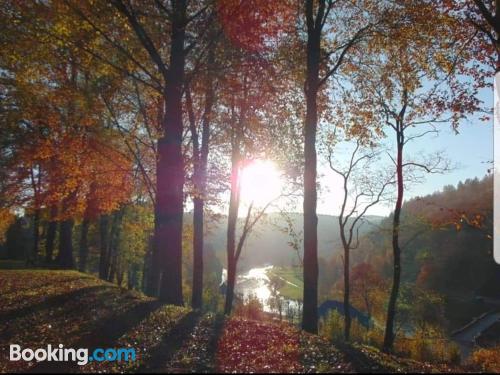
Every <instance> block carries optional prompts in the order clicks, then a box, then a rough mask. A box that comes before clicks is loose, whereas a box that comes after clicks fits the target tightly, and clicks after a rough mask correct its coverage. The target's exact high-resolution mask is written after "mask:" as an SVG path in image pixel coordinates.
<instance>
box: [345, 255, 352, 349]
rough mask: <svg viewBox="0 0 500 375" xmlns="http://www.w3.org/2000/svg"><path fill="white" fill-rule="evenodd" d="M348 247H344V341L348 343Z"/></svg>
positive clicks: (349, 336)
mask: <svg viewBox="0 0 500 375" xmlns="http://www.w3.org/2000/svg"><path fill="white" fill-rule="evenodd" d="M349 258H350V251H349V247H347V248H345V247H344V339H345V341H349V340H350V338H351V309H350V306H351V305H350V300H349V294H350V285H349V267H350V266H349V263H350V260H349Z"/></svg>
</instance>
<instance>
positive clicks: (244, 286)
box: [222, 265, 300, 317]
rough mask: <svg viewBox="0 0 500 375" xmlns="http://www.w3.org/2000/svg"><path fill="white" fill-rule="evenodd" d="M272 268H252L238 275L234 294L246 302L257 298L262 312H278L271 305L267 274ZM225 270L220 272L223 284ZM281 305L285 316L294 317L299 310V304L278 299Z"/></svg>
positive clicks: (225, 275) (281, 298)
mask: <svg viewBox="0 0 500 375" xmlns="http://www.w3.org/2000/svg"><path fill="white" fill-rule="evenodd" d="M273 268H274V266H272V265H268V266H262V267H254V268H252V269H250V270H249V271H247V272H245V273H243V274H241V275H239V276H238V277H237V279H236V286H235V293H236V294H238V295H239V296H240V298H242V299H243V300H247V299H248V298H249V297H250V296H253V297H255V298H257V299H258V300H259V301H260V303H261V304H262V306H263V309H264V311H266V312H272V313H277V312H278V310H277V308H276V307H275V306H273V304H272V297H273V295H272V291H271V285H270V282H269V276H268V272H269V271H270V270H272V269H273ZM226 277H227V270H226V269H223V271H222V282H225V280H226ZM280 301H281V303H282V312H283V314H285V315H288V316H292V317H293V315H296V314H297V313H298V312H299V310H300V303H299V302H297V301H293V300H288V299H285V298H283V297H280Z"/></svg>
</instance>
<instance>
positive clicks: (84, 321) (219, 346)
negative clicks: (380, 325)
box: [0, 270, 457, 372]
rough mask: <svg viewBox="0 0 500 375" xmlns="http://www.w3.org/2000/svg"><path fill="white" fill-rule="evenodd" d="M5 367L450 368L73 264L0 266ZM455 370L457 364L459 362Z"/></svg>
mask: <svg viewBox="0 0 500 375" xmlns="http://www.w3.org/2000/svg"><path fill="white" fill-rule="evenodd" d="M0 285H2V295H1V297H0V323H1V324H0V327H1V328H0V329H1V331H0V348H1V352H0V358H1V360H0V366H1V367H0V372H21V371H27V370H30V371H32V372H49V371H50V372H61V371H69V372H97V371H99V372H137V371H139V372H165V371H169V372H213V371H219V372H240V371H245V372H265V371H269V372H278V371H291V372H353V371H361V372H365V371H372V372H383V371H389V372H400V371H418V372H431V371H448V370H451V369H449V368H448V367H446V366H431V365H429V364H423V363H418V362H414V361H408V360H403V359H398V358H396V357H392V356H387V355H382V354H380V353H378V352H377V351H376V350H374V349H370V348H365V347H350V348H342V349H339V348H335V347H334V346H332V345H331V344H329V343H328V342H327V341H325V340H324V339H323V338H320V337H318V336H312V335H308V334H304V333H302V332H300V331H298V330H297V329H296V328H295V327H293V326H291V325H289V324H287V323H278V322H271V321H256V320H251V319H247V318H242V317H233V318H230V319H229V320H224V319H222V318H221V317H218V316H214V315H201V314H198V313H194V312H192V311H190V310H189V309H187V308H181V307H173V306H166V305H161V304H159V303H158V302H157V301H156V300H154V299H151V298H147V297H144V296H143V295H141V294H138V293H135V292H129V291H125V290H124V289H120V288H118V287H116V286H114V285H112V284H110V283H106V282H102V281H100V280H98V279H96V278H94V277H92V276H89V275H85V274H81V273H78V272H74V271H42V270H29V271H28V270H9V271H1V272H0ZM11 343H16V344H18V345H20V346H21V347H23V348H26V347H29V348H43V347H46V346H47V345H48V344H53V345H57V344H59V343H60V344H63V345H64V347H73V348H96V347H101V348H107V347H115V348H120V347H122V348H125V347H131V348H135V349H136V350H137V360H136V361H131V362H89V363H88V364H86V365H83V366H79V365H77V364H75V363H74V362H40V363H36V362H34V361H33V362H24V361H18V362H11V361H9V360H8V347H9V344H11ZM455 370H457V369H455Z"/></svg>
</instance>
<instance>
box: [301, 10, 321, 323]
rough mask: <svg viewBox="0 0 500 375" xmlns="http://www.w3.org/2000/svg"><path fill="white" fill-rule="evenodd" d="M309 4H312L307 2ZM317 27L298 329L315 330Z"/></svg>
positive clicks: (310, 42)
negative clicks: (301, 303) (300, 327)
mask: <svg viewBox="0 0 500 375" xmlns="http://www.w3.org/2000/svg"><path fill="white" fill-rule="evenodd" d="M311 7H312V5H311ZM320 36H321V30H316V29H315V28H314V29H312V30H311V29H309V28H308V37H307V71H306V82H305V96H306V121H305V124H304V136H305V137H304V206H303V207H304V298H303V302H304V305H303V310H302V328H303V329H304V330H305V331H307V332H311V333H318V233H317V227H318V217H317V215H316V203H317V191H316V175H317V171H316V131H317V122H318V106H317V94H318V85H319V57H320V39H321V38H320Z"/></svg>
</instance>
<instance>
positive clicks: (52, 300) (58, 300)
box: [0, 285, 114, 323]
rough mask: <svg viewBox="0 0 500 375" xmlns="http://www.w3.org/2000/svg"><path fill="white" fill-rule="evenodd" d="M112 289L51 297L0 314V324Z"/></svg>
mask: <svg viewBox="0 0 500 375" xmlns="http://www.w3.org/2000/svg"><path fill="white" fill-rule="evenodd" d="M112 289H114V288H113V287H112V286H105V285H97V286H92V287H87V288H81V289H77V290H74V291H71V292H69V293H64V294H59V295H55V296H49V297H46V298H45V299H44V300H43V301H41V302H39V303H36V304H33V305H28V306H24V307H21V308H19V309H15V310H10V311H6V312H2V313H0V323H4V322H8V321H11V320H15V319H22V318H25V317H26V316H29V315H32V314H36V313H39V312H41V311H43V310H49V309H54V308H56V307H58V306H62V305H64V304H65V303H67V302H69V301H72V300H74V299H78V298H82V297H84V296H86V295H91V294H95V293H97V292H98V291H104V290H112Z"/></svg>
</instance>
